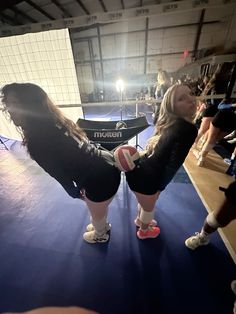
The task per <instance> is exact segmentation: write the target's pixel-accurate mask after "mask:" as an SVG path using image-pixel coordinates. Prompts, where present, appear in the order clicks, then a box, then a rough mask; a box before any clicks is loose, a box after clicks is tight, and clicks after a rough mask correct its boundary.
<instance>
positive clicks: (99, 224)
mask: <svg viewBox="0 0 236 314" xmlns="http://www.w3.org/2000/svg"><path fill="white" fill-rule="evenodd" d="M91 222H92V224H93V226H94V229H95V231H96V232H97V233H98V234H103V233H104V230H105V228H106V223H107V216H104V217H103V218H102V219H101V220H93V219H92V220H91Z"/></svg>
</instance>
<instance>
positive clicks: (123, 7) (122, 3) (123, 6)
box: [120, 0, 125, 10]
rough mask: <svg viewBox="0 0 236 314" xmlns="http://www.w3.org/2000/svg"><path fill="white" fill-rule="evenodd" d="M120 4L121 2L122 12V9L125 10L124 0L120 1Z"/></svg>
mask: <svg viewBox="0 0 236 314" xmlns="http://www.w3.org/2000/svg"><path fill="white" fill-rule="evenodd" d="M120 2H121V7H122V10H124V9H125V4H124V0H120Z"/></svg>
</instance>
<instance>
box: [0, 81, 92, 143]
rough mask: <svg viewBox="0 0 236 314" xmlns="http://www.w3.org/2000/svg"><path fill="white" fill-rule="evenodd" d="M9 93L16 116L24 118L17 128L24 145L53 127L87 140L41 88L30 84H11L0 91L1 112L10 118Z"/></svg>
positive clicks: (82, 132)
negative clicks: (13, 102) (13, 101)
mask: <svg viewBox="0 0 236 314" xmlns="http://www.w3.org/2000/svg"><path fill="white" fill-rule="evenodd" d="M9 93H12V94H13V95H14V96H15V97H16V99H17V101H18V102H17V106H18V108H16V109H17V110H18V114H19V113H20V114H21V115H22V116H23V117H24V121H25V123H24V124H22V125H20V126H19V128H20V130H21V133H22V136H23V144H24V145H26V146H27V144H28V142H29V140H30V139H33V138H34V137H35V136H39V133H40V132H41V131H45V130H47V129H49V128H50V127H55V126H58V127H60V128H63V130H65V131H67V132H68V133H69V134H70V135H75V136H76V137H78V138H79V139H81V140H87V137H86V135H85V133H84V131H83V130H82V129H80V127H79V126H78V125H77V124H75V123H74V122H73V121H71V120H70V119H68V118H66V117H65V116H64V115H63V113H62V112H61V111H60V109H59V108H58V107H57V106H56V105H55V104H54V103H53V102H52V101H51V99H50V98H49V97H48V95H47V93H46V92H45V91H44V90H43V89H42V88H41V87H39V86H37V85H35V84H32V83H12V84H7V85H5V86H4V87H3V88H2V89H1V98H2V107H3V108H2V111H3V112H6V113H8V114H9V115H10V118H11V113H10V112H9V111H8V104H7V96H8V95H9ZM11 120H12V118H11ZM13 122H14V121H13Z"/></svg>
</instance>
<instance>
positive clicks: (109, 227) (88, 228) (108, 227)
mask: <svg viewBox="0 0 236 314" xmlns="http://www.w3.org/2000/svg"><path fill="white" fill-rule="evenodd" d="M86 230H87V231H93V230H94V226H93V224H89V225H87V227H86ZM110 230H111V224H110V223H109V222H107V223H106V227H105V230H104V231H106V232H108V231H110Z"/></svg>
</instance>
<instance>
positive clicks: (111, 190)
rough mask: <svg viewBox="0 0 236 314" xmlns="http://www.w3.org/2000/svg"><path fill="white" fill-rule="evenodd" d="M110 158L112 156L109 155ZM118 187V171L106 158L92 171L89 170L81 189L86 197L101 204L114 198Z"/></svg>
mask: <svg viewBox="0 0 236 314" xmlns="http://www.w3.org/2000/svg"><path fill="white" fill-rule="evenodd" d="M111 156H112V155H111ZM119 185H120V170H118V168H116V167H115V166H114V165H113V160H112V157H111V160H110V161H109V156H108V158H107V157H106V158H105V159H104V160H102V158H101V161H100V163H99V164H96V167H94V169H90V170H89V176H88V178H86V180H85V182H84V184H83V188H84V189H85V194H86V197H87V198H88V199H89V200H91V201H93V202H103V201H106V200H108V199H109V198H111V197H112V196H114V195H115V194H116V192H117V190H118V188H119Z"/></svg>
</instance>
